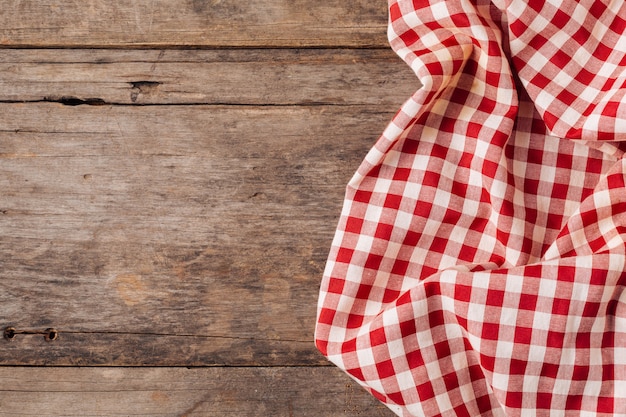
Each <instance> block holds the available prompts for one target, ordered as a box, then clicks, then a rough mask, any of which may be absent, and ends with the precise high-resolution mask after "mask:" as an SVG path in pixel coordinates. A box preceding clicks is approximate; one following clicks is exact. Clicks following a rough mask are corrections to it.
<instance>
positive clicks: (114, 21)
mask: <svg viewBox="0 0 626 417" xmlns="http://www.w3.org/2000/svg"><path fill="white" fill-rule="evenodd" d="M2 7H3V10H2V13H0V45H5V46H10V47H25V46H39V47H52V46H61V47H102V46H151V47H157V46H158V47H172V46H176V47H197V46H203V47H217V46H219V47H223V46H248V47H249V46H268V47H270V46H271V47H299V46H350V47H366V46H385V45H386V36H385V33H386V24H387V18H386V16H387V9H386V7H387V3H386V2H372V1H368V0H354V1H350V2H337V1H331V0H325V1H312V0H273V1H266V0H250V1H247V2H243V3H242V2H240V1H234V0H177V1H171V0H118V1H107V0H62V1H58V0H55V1H51V0H6V1H4V2H3V4H2Z"/></svg>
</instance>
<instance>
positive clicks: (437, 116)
mask: <svg viewBox="0 0 626 417" xmlns="http://www.w3.org/2000/svg"><path fill="white" fill-rule="evenodd" d="M389 17H390V19H389V22H390V23H389V40H390V43H391V46H392V48H393V49H394V50H395V51H396V52H397V54H398V55H399V56H400V57H401V58H402V59H403V60H404V61H406V63H407V64H408V65H409V66H410V67H411V68H412V69H413V71H414V72H415V74H416V76H417V77H418V79H419V80H420V82H421V84H422V87H421V88H420V89H419V90H418V91H416V92H415V93H414V94H413V96H412V97H410V98H409V99H408V100H407V101H406V103H405V104H404V105H403V106H402V108H401V109H400V111H399V112H398V113H397V115H396V116H395V117H394V119H393V120H392V122H391V123H390V124H389V126H388V127H387V129H386V130H385V131H384V132H383V134H382V137H381V138H380V139H379V140H378V141H377V143H376V144H375V145H374V147H373V148H372V149H371V151H370V152H369V153H368V155H367V156H366V158H365V160H364V161H363V163H362V164H361V166H360V167H359V169H358V172H357V173H356V174H355V175H354V177H353V178H352V180H351V181H350V182H349V184H348V186H347V192H346V199H345V204H344V207H343V211H342V213H341V219H340V222H339V226H338V229H337V232H336V234H335V238H334V240H333V244H332V249H331V252H330V255H329V259H328V263H327V267H326V270H325V273H324V277H323V281H322V285H321V293H320V300H319V307H318V317H317V327H316V334H315V338H316V344H317V346H318V348H319V349H320V351H321V352H322V353H323V354H324V355H326V356H327V357H328V358H329V359H330V360H331V361H332V362H333V363H335V364H336V365H337V366H339V367H340V368H342V369H344V370H345V371H346V372H347V373H349V374H350V375H351V376H352V377H353V378H354V379H355V380H357V381H358V382H359V383H360V384H362V385H363V386H364V387H365V388H366V389H368V390H369V391H370V392H371V393H372V394H373V395H374V396H376V397H377V398H379V399H380V400H381V401H383V402H384V403H386V404H387V405H388V406H389V408H391V409H392V410H394V412H395V413H396V414H398V415H401V416H467V417H475V416H490V415H493V416H570V415H571V416H579V415H580V416H614V415H621V416H626V293H625V292H624V286H625V285H626V273H625V271H626V265H625V264H626V182H625V181H626V178H625V170H626V158H625V157H624V152H625V151H626V98H625V97H624V95H625V94H626V2H625V1H624V0H614V1H610V0H603V1H596V0H578V1H573V0H564V1H557V0H525V1H521V0H492V1H486V0H473V1H470V0H455V1H436V0H433V1H427V0H413V1H406V0H400V1H394V0H390V2H389Z"/></svg>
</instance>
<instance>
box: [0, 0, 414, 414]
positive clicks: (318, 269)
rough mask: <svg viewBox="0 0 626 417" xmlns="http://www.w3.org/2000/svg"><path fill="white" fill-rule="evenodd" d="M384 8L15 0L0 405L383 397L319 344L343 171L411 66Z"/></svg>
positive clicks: (327, 405)
mask: <svg viewBox="0 0 626 417" xmlns="http://www.w3.org/2000/svg"><path fill="white" fill-rule="evenodd" d="M386 23H387V9H386V2H384V1H371V0H354V1H349V2H337V1H332V0H317V1H312V0H250V1H247V2H241V1H235V0H118V1H109V0H5V1H3V2H2V11H1V12H0V48H1V51H0V265H1V267H0V326H1V328H2V329H3V330H4V329H8V330H7V331H6V332H5V333H6V337H5V338H4V339H0V346H1V348H0V365H1V366H0V416H11V417H13V416H38V417H39V416H138V415H143V416H229V415H232V416H318V417H319V416H389V415H391V413H390V412H389V411H388V410H387V409H386V408H385V407H384V406H383V405H380V404H378V403H377V402H376V401H375V400H374V399H373V398H371V397H370V396H369V395H368V394H367V393H366V392H365V391H363V390H362V389H361V388H360V387H358V386H357V385H356V384H354V383H353V382H351V380H350V379H349V378H348V377H347V376H345V375H344V374H343V373H341V372H340V371H339V370H338V369H336V368H334V367H332V366H330V365H329V363H328V362H327V361H325V359H324V358H323V357H322V356H321V355H320V354H319V353H318V352H317V351H316V349H315V347H314V344H313V327H314V320H315V311H316V303H317V293H318V286H319V282H320V278H321V274H322V269H323V267H324V261H325V258H326V254H327V251H328V248H329V246H330V242H331V239H332V234H333V231H334V227H335V224H336V222H337V219H338V215H339V212H340V208H341V203H342V197H343V191H344V187H345V184H346V183H347V181H348V180H349V178H350V176H351V175H352V173H353V172H354V171H355V170H356V168H357V166H358V164H359V162H360V161H361V160H362V158H363V157H364V155H365V153H366V152H367V150H368V149H369V148H370V147H371V146H372V144H373V143H374V141H375V140H376V139H377V137H378V135H379V134H380V133H381V132H382V130H383V129H384V127H385V125H386V124H387V122H388V121H389V120H390V119H391V117H392V116H393V114H394V113H395V111H396V110H397V109H398V108H399V106H400V105H401V103H402V102H403V101H404V100H405V99H406V98H407V97H408V96H409V95H410V94H411V93H412V92H413V91H414V90H415V88H416V86H417V82H416V80H415V78H414V77H413V76H412V73H411V71H410V70H409V68H408V67H406V66H405V65H404V64H403V63H402V62H401V61H400V60H399V58H397V57H396V56H395V55H394V54H393V53H392V51H391V50H390V49H389V47H388V44H387V40H386ZM48 329H55V331H54V332H52V333H51V332H50V331H49V330H48ZM51 338H52V339H54V340H49V339H51Z"/></svg>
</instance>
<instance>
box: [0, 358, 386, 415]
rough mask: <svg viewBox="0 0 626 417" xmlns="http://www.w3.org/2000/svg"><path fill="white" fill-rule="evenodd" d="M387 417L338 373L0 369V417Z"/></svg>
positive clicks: (300, 370)
mask: <svg viewBox="0 0 626 417" xmlns="http://www.w3.org/2000/svg"><path fill="white" fill-rule="evenodd" d="M392 415H393V414H392V413H391V412H390V411H389V410H388V409H387V408H386V407H385V406H384V405H382V404H380V403H378V402H377V401H376V400H375V399H374V398H373V397H371V396H370V395H369V394H367V393H366V392H365V390H363V389H362V388H361V387H359V386H358V385H357V384H355V383H354V382H353V381H351V380H350V379H349V378H348V377H347V376H346V375H343V374H342V373H341V372H340V371H339V370H338V369H335V368H329V367H323V368H315V367H313V368H307V367H301V368H285V367H281V368H202V369H198V368H196V369H184V368H47V369H37V368H24V367H15V368H0V416H7V417H9V416H10V417H15V416H25V417H26V416H32V417H45V416H68V417H70V416H80V417H88V416H97V417H113V416H151V417H181V416H185V417H192V416H237V417H246V416H250V417H257V416H275V417H282V416H284V417H291V416H299V417H307V416H315V417H323V416H328V417H331V416H332V417H335V416H346V417H348V416H372V417H376V416H378V417H383V416H392Z"/></svg>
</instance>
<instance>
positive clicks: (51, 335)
mask: <svg viewBox="0 0 626 417" xmlns="http://www.w3.org/2000/svg"><path fill="white" fill-rule="evenodd" d="M44 337H45V338H46V342H52V341H53V340H57V339H58V338H59V332H58V331H57V330H56V329H46V335H45V336H44Z"/></svg>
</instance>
